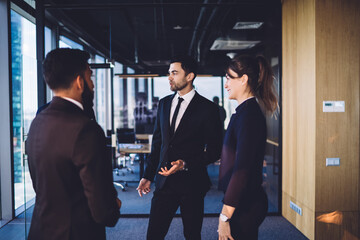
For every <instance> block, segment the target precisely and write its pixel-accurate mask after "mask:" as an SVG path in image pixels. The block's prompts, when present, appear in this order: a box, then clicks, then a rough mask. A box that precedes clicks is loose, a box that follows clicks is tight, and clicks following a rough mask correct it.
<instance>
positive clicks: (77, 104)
mask: <svg viewBox="0 0 360 240" xmlns="http://www.w3.org/2000/svg"><path fill="white" fill-rule="evenodd" d="M61 98H63V99H65V100H68V101H69V102H72V103H73V104H75V105H76V106H78V107H79V108H80V109H81V110H83V111H84V107H83V105H82V104H81V102H78V101H76V100H75V99H72V98H68V97H61Z"/></svg>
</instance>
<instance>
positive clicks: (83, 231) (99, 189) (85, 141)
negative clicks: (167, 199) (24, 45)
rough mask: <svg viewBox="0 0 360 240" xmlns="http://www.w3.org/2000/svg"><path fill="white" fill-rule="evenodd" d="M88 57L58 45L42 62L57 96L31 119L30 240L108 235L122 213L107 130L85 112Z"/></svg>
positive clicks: (29, 145)
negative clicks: (107, 228) (32, 192)
mask: <svg viewBox="0 0 360 240" xmlns="http://www.w3.org/2000/svg"><path fill="white" fill-rule="evenodd" d="M89 57H90V56H89V54H88V53H87V52H84V51H81V50H75V49H56V50H53V51H51V52H50V53H48V54H47V56H46V58H45V61H44V63H43V71H44V78H45V81H46V83H47V85H48V86H49V87H50V89H51V90H52V91H53V93H54V98H53V99H52V101H51V103H50V105H49V106H48V107H47V108H45V109H44V110H43V111H41V112H40V113H39V114H38V115H37V116H36V117H35V119H34V120H33V122H32V123H31V126H30V130H29V134H28V138H27V141H26V150H27V151H26V152H27V154H28V160H29V170H30V175H31V178H32V181H33V187H34V190H35V192H36V200H35V208H34V212H33V217H32V221H31V227H30V232H29V239H30V240H47V239H87V240H88V239H93V240H99V239H106V236H105V226H114V225H115V224H116V222H117V220H118V218H119V215H120V213H119V208H120V206H121V202H120V200H119V199H118V198H117V191H116V189H115V188H114V186H113V176H112V166H111V160H110V159H107V157H106V156H107V149H106V144H105V136H104V132H103V131H102V129H101V127H100V126H99V125H98V124H97V123H96V121H94V120H91V119H90V118H89V116H87V115H86V113H84V106H83V99H82V93H83V92H84V86H85V82H86V81H90V82H91V74H92V71H91V70H90V68H89V65H88V63H87V61H88V59H89ZM92 86H93V85H92Z"/></svg>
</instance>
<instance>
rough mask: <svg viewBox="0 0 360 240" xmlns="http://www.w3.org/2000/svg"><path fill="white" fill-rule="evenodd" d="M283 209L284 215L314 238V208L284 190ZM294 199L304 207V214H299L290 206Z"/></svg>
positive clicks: (294, 201)
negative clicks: (308, 206)
mask: <svg viewBox="0 0 360 240" xmlns="http://www.w3.org/2000/svg"><path fill="white" fill-rule="evenodd" d="M282 199H283V201H282V209H283V213H282V214H283V216H286V219H287V220H288V221H289V222H291V223H292V224H293V225H294V226H296V228H297V229H299V231H301V232H302V233H303V234H304V235H305V236H306V237H308V238H309V239H314V233H315V218H314V216H315V212H314V210H312V209H309V208H307V207H306V206H305V205H304V204H302V203H301V202H299V201H298V200H297V199H295V198H293V197H290V196H289V195H288V194H287V193H284V192H283V196H282ZM290 201H292V202H293V203H295V204H296V205H298V206H299V207H301V209H302V216H300V215H299V214H297V213H296V212H295V211H293V210H292V209H290V208H289V202H290Z"/></svg>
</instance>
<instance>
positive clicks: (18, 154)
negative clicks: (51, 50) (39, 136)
mask: <svg viewBox="0 0 360 240" xmlns="http://www.w3.org/2000/svg"><path fill="white" fill-rule="evenodd" d="M35 34H36V29H35V25H34V24H33V23H31V22H30V21H28V20H27V19H25V18H24V17H22V16H20V15H19V14H18V13H16V12H15V11H13V10H12V11H11V55H12V102H13V106H12V107H13V135H14V136H13V147H14V198H15V209H17V208H19V207H20V206H22V205H23V204H24V203H25V202H26V201H29V200H31V199H32V198H34V196H35V193H34V190H33V188H32V183H31V179H30V175H29V171H28V168H27V166H26V167H25V166H24V159H23V157H24V152H23V149H24V146H23V145H24V142H23V139H24V136H23V135H24V133H25V134H26V133H27V132H28V130H29V127H30V124H31V121H32V119H33V118H34V117H35V113H36V110H37V107H38V106H37V67H36V64H37V62H36V35H35Z"/></svg>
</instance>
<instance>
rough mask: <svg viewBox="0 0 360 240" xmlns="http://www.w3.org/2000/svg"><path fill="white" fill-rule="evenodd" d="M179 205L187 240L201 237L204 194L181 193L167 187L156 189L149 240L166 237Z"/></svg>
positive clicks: (151, 212)
mask: <svg viewBox="0 0 360 240" xmlns="http://www.w3.org/2000/svg"><path fill="white" fill-rule="evenodd" d="M178 207H180V213H181V218H182V222H183V225H184V236H185V238H186V240H199V239H201V227H202V222H203V215H204V194H180V193H176V192H174V191H171V190H169V189H166V188H165V189H160V190H156V191H155V192H154V196H153V198H152V200H151V210H150V219H149V226H148V231H147V240H162V239H164V238H165V236H166V234H167V232H168V230H169V227H170V224H171V221H172V219H173V217H174V215H175V213H176V211H177V209H178Z"/></svg>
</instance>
